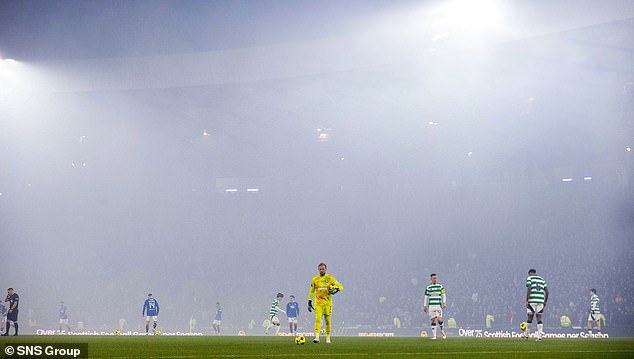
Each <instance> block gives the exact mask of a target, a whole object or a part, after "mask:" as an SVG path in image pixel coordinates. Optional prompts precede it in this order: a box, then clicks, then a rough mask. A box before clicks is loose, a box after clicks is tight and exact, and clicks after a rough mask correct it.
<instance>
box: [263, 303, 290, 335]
mask: <svg viewBox="0 0 634 359" xmlns="http://www.w3.org/2000/svg"><path fill="white" fill-rule="evenodd" d="M283 298H284V294H282V293H277V296H276V297H275V299H273V302H272V303H271V308H270V309H269V325H268V326H267V327H266V330H265V331H264V334H266V335H268V334H269V329H271V327H275V335H277V334H278V333H279V332H280V318H278V316H277V312H278V311H280V312H282V313H286V312H285V311H284V309H282V308H280V303H281V302H282V299H283Z"/></svg>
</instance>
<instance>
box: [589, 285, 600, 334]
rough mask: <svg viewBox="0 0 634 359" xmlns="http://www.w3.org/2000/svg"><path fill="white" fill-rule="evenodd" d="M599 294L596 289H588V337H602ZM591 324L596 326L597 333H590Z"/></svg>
mask: <svg viewBox="0 0 634 359" xmlns="http://www.w3.org/2000/svg"><path fill="white" fill-rule="evenodd" d="M599 301H600V300H599V296H598V295H597V290H596V289H594V288H592V289H590V313H589V314H588V338H603V334H601V319H600V316H601V310H600V308H599ZM592 324H594V325H595V326H596V327H597V335H596V336H595V335H593V334H592Z"/></svg>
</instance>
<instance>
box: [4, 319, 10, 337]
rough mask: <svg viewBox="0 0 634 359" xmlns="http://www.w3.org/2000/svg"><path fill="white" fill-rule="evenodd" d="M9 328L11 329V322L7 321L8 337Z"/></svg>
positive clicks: (7, 333)
mask: <svg viewBox="0 0 634 359" xmlns="http://www.w3.org/2000/svg"><path fill="white" fill-rule="evenodd" d="M9 328H11V322H10V321H8V320H7V331H6V332H5V334H6V335H9Z"/></svg>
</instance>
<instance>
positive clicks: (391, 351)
mask: <svg viewBox="0 0 634 359" xmlns="http://www.w3.org/2000/svg"><path fill="white" fill-rule="evenodd" d="M307 339H308V341H307V343H306V344H304V345H296V344H295V342H294V338H293V337H248V336H245V337H232V336H227V337H223V336H220V337H213V336H206V337H174V336H148V337H146V336H120V337H114V336H107V337H104V336H20V337H8V338H2V339H0V347H2V348H3V349H4V347H5V346H7V345H11V344H13V343H20V344H33V345H47V344H53V343H87V344H88V357H89V358H120V359H124V358H290V357H298V358H374V357H383V358H416V357H423V356H426V357H431V356H433V357H437V358H528V359H534V358H581V357H583V358H632V357H634V339H631V338H628V339H623V338H610V339H544V340H543V341H541V342H536V341H534V340H523V339H506V338H505V339H498V338H495V339H494V338H487V339H482V338H448V339H446V340H440V339H438V340H430V339H429V338H419V337H397V338H394V337H392V338H370V337H333V343H332V344H326V343H324V342H322V343H320V344H313V343H312V341H310V338H307ZM2 353H3V354H2V356H3V357H4V350H3V351H2Z"/></svg>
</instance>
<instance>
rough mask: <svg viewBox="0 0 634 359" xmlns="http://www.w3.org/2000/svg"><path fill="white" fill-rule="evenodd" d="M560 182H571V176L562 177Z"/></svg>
mask: <svg viewBox="0 0 634 359" xmlns="http://www.w3.org/2000/svg"><path fill="white" fill-rule="evenodd" d="M561 182H572V178H571V177H566V178H562V179H561Z"/></svg>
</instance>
